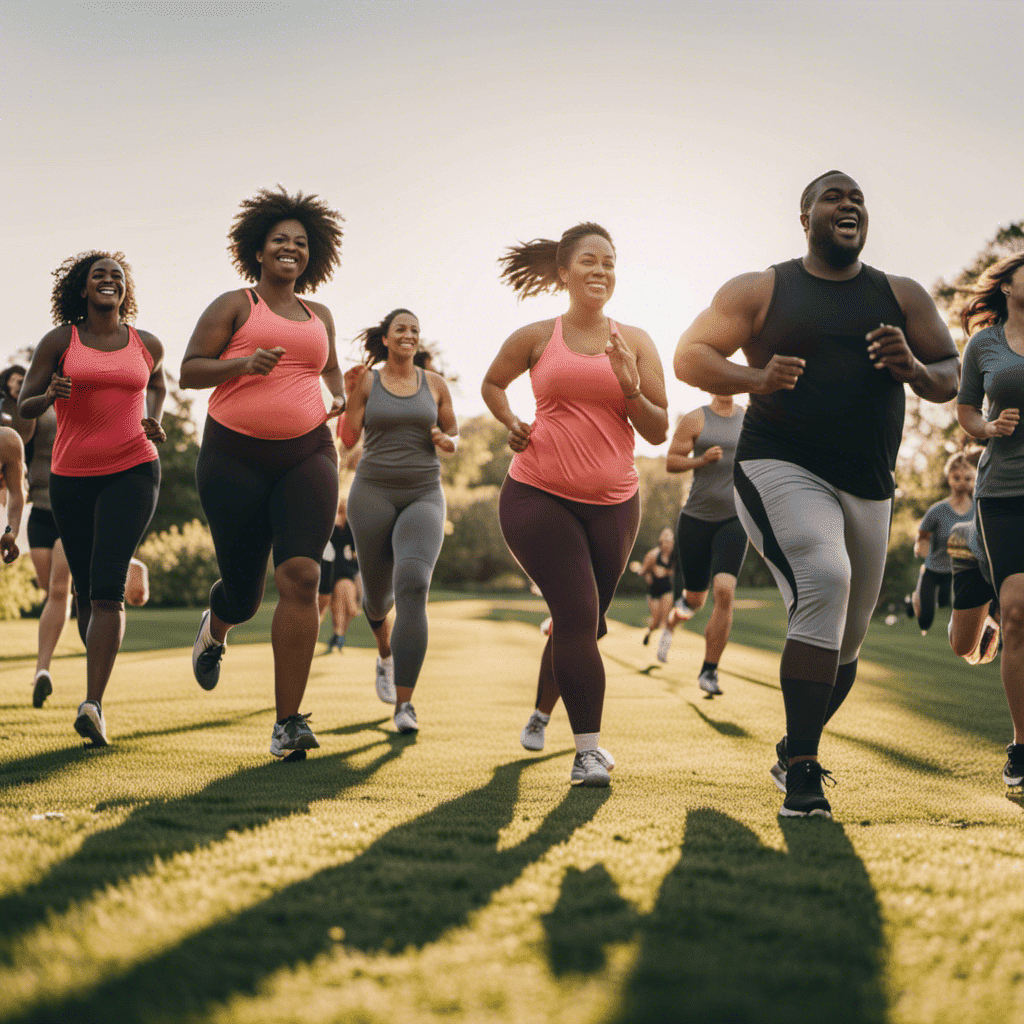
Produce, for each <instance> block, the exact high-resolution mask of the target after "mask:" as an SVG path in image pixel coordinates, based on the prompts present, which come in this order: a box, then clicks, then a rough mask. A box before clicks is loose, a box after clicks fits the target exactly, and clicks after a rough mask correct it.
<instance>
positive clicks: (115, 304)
mask: <svg viewBox="0 0 1024 1024" xmlns="http://www.w3.org/2000/svg"><path fill="white" fill-rule="evenodd" d="M127 287H128V286H127V284H126V283H125V275H124V268H123V267H122V266H121V264H120V263H118V262H117V260H111V259H106V258H104V259H101V260H97V261H96V262H95V263H93V264H92V266H90V267H89V273H88V274H86V275H85V287H84V288H83V289H82V298H83V299H85V300H86V302H87V303H88V304H89V305H90V306H95V307H96V308H97V309H100V310H104V311H107V310H111V309H120V308H121V303H122V302H124V297H125V294H126V292H127Z"/></svg>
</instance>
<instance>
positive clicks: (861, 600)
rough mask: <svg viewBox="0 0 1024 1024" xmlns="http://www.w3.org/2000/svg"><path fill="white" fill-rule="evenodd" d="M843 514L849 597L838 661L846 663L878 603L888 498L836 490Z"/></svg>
mask: <svg viewBox="0 0 1024 1024" xmlns="http://www.w3.org/2000/svg"><path fill="white" fill-rule="evenodd" d="M839 493H840V498H841V500H842V505H843V516H844V533H843V535H844V538H845V542H846V550H847V552H848V553H849V557H850V565H851V575H850V599H849V603H848V605H847V614H846V625H845V627H844V630H843V643H842V647H841V648H840V653H839V662H840V664H843V665H845V664H848V663H849V662H850V661H852V660H853V659H854V658H856V657H857V656H858V654H859V653H860V646H861V644H862V643H863V642H864V637H865V636H867V632H868V626H869V625H870V624H871V616H872V615H873V614H874V611H875V606H876V605H877V604H878V595H879V593H880V592H881V589H882V576H883V574H884V573H885V558H886V554H887V552H888V548H889V526H890V524H891V523H892V499H891V498H887V499H885V500H884V501H872V500H870V499H868V498H858V497H855V496H853V495H851V494H847V493H845V492H844V491H840V492H839Z"/></svg>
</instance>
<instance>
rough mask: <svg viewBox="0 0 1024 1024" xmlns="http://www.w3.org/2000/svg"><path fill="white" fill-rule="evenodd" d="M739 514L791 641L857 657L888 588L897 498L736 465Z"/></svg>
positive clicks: (767, 463)
mask: <svg viewBox="0 0 1024 1024" xmlns="http://www.w3.org/2000/svg"><path fill="white" fill-rule="evenodd" d="M735 480H736V499H737V500H736V511H737V513H738V514H739V517H740V521H741V522H742V523H743V528H744V529H745V530H746V531H747V536H749V537H750V543H751V544H753V545H754V547H755V548H757V550H758V551H759V552H760V553H761V555H762V556H763V558H764V560H765V561H766V562H767V563H768V567H769V568H770V569H771V571H772V575H773V576H774V577H775V582H776V583H777V584H778V585H779V590H781V591H782V596H783V599H784V600H785V602H786V605H787V607H788V608H789V630H788V632H787V634H786V635H787V637H788V638H789V639H791V640H800V641H802V642H803V643H806V644H810V645H812V646H814V647H823V648H825V649H826V650H830V651H839V664H840V665H848V664H849V663H850V662H852V661H854V660H855V659H856V658H857V655H858V654H859V652H860V646H861V644H862V643H863V642H864V637H865V636H866V635H867V631H868V625H869V623H870V622H871V614H872V612H873V611H874V610H875V604H876V603H877V601H878V592H879V590H880V589H881V587H882V572H883V571H884V569H885V555H886V549H887V547H888V542H889V525H890V521H891V518H892V499H891V498H886V499H884V500H882V501H872V500H870V499H868V498H858V497H855V496H854V495H852V494H848V493H847V492H846V491H841V490H839V489H838V488H837V487H833V486H832V484H829V483H826V482H825V481H824V480H822V479H821V477H818V476H815V475H814V473H811V472H810V471H809V470H806V469H803V468H802V467H801V466H797V465H794V464H793V463H792V462H783V461H781V460H779V459H746V460H744V461H743V462H738V463H737V464H736V476H735Z"/></svg>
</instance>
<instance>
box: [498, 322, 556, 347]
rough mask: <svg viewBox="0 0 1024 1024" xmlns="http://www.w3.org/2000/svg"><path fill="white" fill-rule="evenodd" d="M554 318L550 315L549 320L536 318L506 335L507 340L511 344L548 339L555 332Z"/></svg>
mask: <svg viewBox="0 0 1024 1024" xmlns="http://www.w3.org/2000/svg"><path fill="white" fill-rule="evenodd" d="M556 319H557V318H555V317H552V318H551V319H550V320H537V321H536V322H535V323H532V324H527V325H526V326H525V327H520V328H519V329H518V330H515V331H513V332H512V333H511V334H510V335H509V336H508V340H509V342H511V343H512V344H517V343H521V344H527V343H530V344H534V343H536V342H539V341H540V342H543V341H548V340H549V339H550V337H551V335H552V334H554V332H555V322H556Z"/></svg>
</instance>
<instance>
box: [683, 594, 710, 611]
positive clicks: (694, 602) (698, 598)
mask: <svg viewBox="0 0 1024 1024" xmlns="http://www.w3.org/2000/svg"><path fill="white" fill-rule="evenodd" d="M707 599H708V592H707V591H706V590H697V591H693V590H687V591H686V593H685V594H683V600H684V601H686V604H687V606H688V607H690V608H692V609H693V610H694V611H695V612H699V611H700V610H701V608H703V607H704V602H705V601H707Z"/></svg>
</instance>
